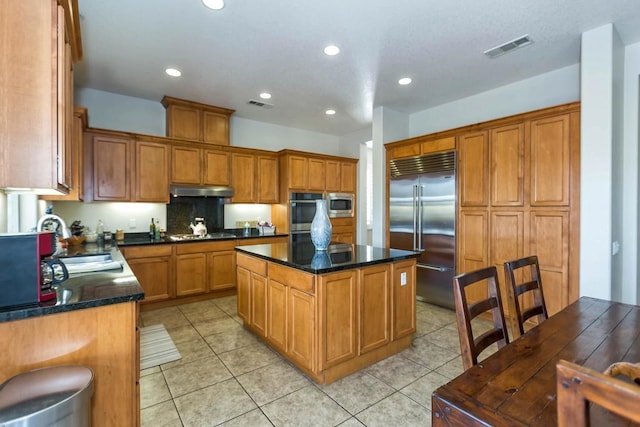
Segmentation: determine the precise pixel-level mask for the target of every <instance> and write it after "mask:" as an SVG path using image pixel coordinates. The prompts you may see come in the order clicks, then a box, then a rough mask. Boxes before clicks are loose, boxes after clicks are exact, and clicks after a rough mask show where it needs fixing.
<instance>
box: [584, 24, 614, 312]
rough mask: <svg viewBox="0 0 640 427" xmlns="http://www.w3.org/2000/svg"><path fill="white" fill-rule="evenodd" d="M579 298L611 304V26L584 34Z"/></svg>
mask: <svg viewBox="0 0 640 427" xmlns="http://www.w3.org/2000/svg"><path fill="white" fill-rule="evenodd" d="M581 57H582V70H581V93H582V105H581V111H580V114H581V157H580V158H581V167H580V170H581V177H580V295H587V296H592V297H596V298H602V299H607V300H608V299H611V278H612V274H611V273H612V270H611V237H612V232H611V221H612V197H613V196H612V183H613V177H612V162H613V158H612V157H613V141H612V135H613V123H612V112H613V105H612V104H613V87H612V82H613V26H611V25H607V26H604V27H600V28H597V29H595V30H591V31H588V32H586V33H583V34H582V54H581Z"/></svg>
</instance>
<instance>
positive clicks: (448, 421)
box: [431, 297, 640, 426]
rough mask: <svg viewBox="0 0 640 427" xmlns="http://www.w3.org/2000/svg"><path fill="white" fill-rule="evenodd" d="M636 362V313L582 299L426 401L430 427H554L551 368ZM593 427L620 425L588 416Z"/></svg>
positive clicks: (607, 416)
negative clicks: (561, 362) (562, 364)
mask: <svg viewBox="0 0 640 427" xmlns="http://www.w3.org/2000/svg"><path fill="white" fill-rule="evenodd" d="M561 359H564V360H568V361H570V362H573V363H576V364H578V365H582V366H586V367H588V368H591V369H595V370H597V371H604V370H605V369H606V368H607V367H608V366H609V365H610V364H612V363H614V362H618V361H626V362H634V363H636V362H640V306H636V305H629V304H621V303H616V302H612V301H605V300H599V299H595V298H589V297H582V298H580V299H578V300H577V301H575V302H574V303H572V304H570V305H569V306H567V307H566V308H564V309H563V310H561V311H560V312H558V313H556V314H555V315H553V316H551V317H550V318H549V319H547V320H545V321H544V322H542V323H541V324H540V325H538V326H536V327H535V328H533V329H531V330H529V331H528V332H526V333H525V334H524V335H522V336H521V337H520V338H518V339H516V340H514V341H513V342H511V343H510V344H508V345H507V346H505V347H503V348H502V349H500V350H498V351H497V352H495V353H494V354H493V355H491V356H489V357H488V358H486V359H484V360H482V361H481V362H480V363H479V364H478V365H476V366H473V367H471V368H470V369H468V370H466V371H465V372H464V373H463V374H461V375H460V376H458V377H457V378H455V379H453V380H452V381H451V382H449V383H447V384H445V385H443V386H441V387H440V388H438V389H437V390H435V391H434V392H433V394H432V397H431V400H432V424H433V426H555V425H556V424H557V404H556V363H557V362H558V361H559V360H561ZM591 413H592V417H595V422H594V421H592V425H607V426H609V425H625V423H624V422H622V420H620V419H618V418H616V416H615V415H613V414H611V413H608V412H606V411H604V410H600V409H597V408H595V409H592V411H591Z"/></svg>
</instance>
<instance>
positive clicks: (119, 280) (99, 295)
mask: <svg viewBox="0 0 640 427" xmlns="http://www.w3.org/2000/svg"><path fill="white" fill-rule="evenodd" d="M102 253H110V254H111V256H112V258H113V260H114V261H118V262H121V263H122V268H120V269H115V270H108V271H101V272H93V273H80V274H72V275H71V276H70V277H69V279H67V280H65V281H64V282H63V283H62V284H61V285H60V286H59V287H58V289H57V298H56V300H51V301H47V302H43V303H40V304H32V305H25V306H20V307H7V308H2V309H0V322H8V321H11V320H19V319H26V318H29V317H37V316H44V315H48V314H55V313H64V312H68V311H73V310H79V309H84V308H91V307H100V306H103V305H110V304H118V303H123V302H128V301H139V300H141V299H143V298H144V290H143V289H142V286H140V283H138V279H136V276H135V275H134V274H133V272H132V271H131V269H130V268H129V265H128V264H127V262H126V261H125V259H124V257H123V256H122V253H121V252H120V251H119V250H118V247H117V246H116V245H107V246H99V245H97V244H91V243H89V244H84V245H79V246H69V247H68V248H67V250H65V251H64V252H62V253H60V254H56V256H55V257H56V258H59V257H65V256H75V255H90V254H102ZM54 327H55V325H54Z"/></svg>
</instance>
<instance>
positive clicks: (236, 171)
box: [231, 151, 279, 203]
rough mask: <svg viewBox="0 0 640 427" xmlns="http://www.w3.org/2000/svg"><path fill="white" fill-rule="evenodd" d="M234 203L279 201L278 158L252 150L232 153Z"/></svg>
mask: <svg viewBox="0 0 640 427" xmlns="http://www.w3.org/2000/svg"><path fill="white" fill-rule="evenodd" d="M231 170H232V171H233V174H232V176H233V179H232V183H231V186H232V187H233V198H232V199H231V200H232V202H233V203H278V200H279V197H278V188H279V181H278V175H279V174H278V159H277V157H276V156H275V154H274V155H269V154H266V153H261V152H260V153H253V152H251V151H247V152H242V153H240V152H238V153H232V154H231Z"/></svg>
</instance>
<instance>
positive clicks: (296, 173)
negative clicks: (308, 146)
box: [289, 156, 309, 190]
mask: <svg viewBox="0 0 640 427" xmlns="http://www.w3.org/2000/svg"><path fill="white" fill-rule="evenodd" d="M308 172H309V171H308V170H307V159H306V158H305V157H300V156H289V188H290V189H291V190H306V189H307V176H308V175H307V174H308Z"/></svg>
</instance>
